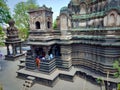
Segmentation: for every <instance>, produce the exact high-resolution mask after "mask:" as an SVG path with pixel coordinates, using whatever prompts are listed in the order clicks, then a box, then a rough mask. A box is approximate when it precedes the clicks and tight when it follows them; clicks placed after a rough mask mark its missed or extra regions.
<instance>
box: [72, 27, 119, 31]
mask: <svg viewBox="0 0 120 90" xmlns="http://www.w3.org/2000/svg"><path fill="white" fill-rule="evenodd" d="M96 30H120V27H101V28H72V29H71V30H70V31H96Z"/></svg>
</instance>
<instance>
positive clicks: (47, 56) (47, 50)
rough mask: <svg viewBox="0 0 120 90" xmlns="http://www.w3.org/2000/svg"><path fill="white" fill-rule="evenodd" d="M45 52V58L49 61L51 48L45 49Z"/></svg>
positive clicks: (46, 47)
mask: <svg viewBox="0 0 120 90" xmlns="http://www.w3.org/2000/svg"><path fill="white" fill-rule="evenodd" d="M43 50H44V51H45V58H46V59H48V58H49V55H48V52H49V50H50V46H45V47H43Z"/></svg>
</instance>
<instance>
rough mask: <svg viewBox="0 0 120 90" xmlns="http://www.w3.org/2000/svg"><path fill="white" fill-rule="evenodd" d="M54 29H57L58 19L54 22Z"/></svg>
mask: <svg viewBox="0 0 120 90" xmlns="http://www.w3.org/2000/svg"><path fill="white" fill-rule="evenodd" d="M53 29H57V22H56V20H55V21H54V23H53Z"/></svg>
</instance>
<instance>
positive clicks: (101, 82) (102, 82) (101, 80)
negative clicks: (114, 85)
mask: <svg viewBox="0 0 120 90" xmlns="http://www.w3.org/2000/svg"><path fill="white" fill-rule="evenodd" d="M96 81H97V83H98V84H104V81H103V79H102V78H97V79H96Z"/></svg>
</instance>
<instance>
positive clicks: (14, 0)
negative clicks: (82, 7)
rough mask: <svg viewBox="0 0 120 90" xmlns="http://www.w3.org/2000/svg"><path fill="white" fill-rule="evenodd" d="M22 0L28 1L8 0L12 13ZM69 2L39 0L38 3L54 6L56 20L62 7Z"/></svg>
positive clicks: (63, 0)
mask: <svg viewBox="0 0 120 90" xmlns="http://www.w3.org/2000/svg"><path fill="white" fill-rule="evenodd" d="M21 1H26V0H7V4H8V6H9V8H10V11H11V12H12V13H14V12H13V10H14V7H15V5H16V4H17V3H18V2H21ZM69 2H70V0H37V4H38V5H39V6H43V5H46V6H47V7H52V11H53V12H54V13H53V19H54V20H55V18H56V16H58V15H59V12H60V9H61V8H62V7H64V6H67V5H68V3H69Z"/></svg>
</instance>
